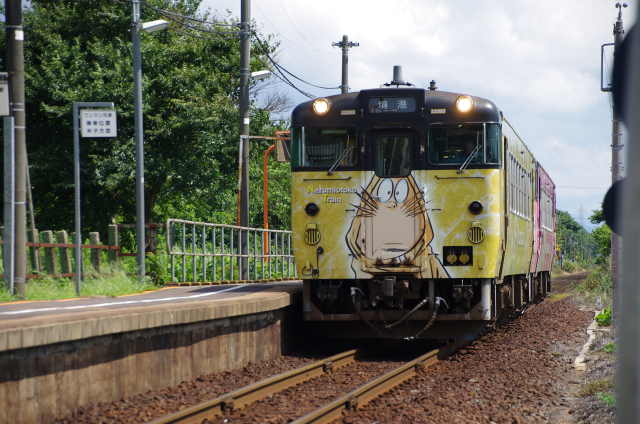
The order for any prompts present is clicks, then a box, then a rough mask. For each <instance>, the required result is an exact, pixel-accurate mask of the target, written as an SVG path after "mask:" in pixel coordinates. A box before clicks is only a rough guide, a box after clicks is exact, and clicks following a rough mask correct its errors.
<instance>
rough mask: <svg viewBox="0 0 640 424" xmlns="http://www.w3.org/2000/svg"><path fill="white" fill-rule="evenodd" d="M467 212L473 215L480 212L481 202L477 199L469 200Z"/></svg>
mask: <svg viewBox="0 0 640 424" xmlns="http://www.w3.org/2000/svg"><path fill="white" fill-rule="evenodd" d="M469 212H471V213H472V214H474V215H478V214H479V213H480V212H482V203H480V202H478V201H473V202H471V203H470V204H469Z"/></svg>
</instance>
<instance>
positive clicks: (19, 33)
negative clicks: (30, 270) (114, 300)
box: [5, 0, 27, 298]
mask: <svg viewBox="0 0 640 424" xmlns="http://www.w3.org/2000/svg"><path fill="white" fill-rule="evenodd" d="M5 13H6V14H5V18H6V25H5V28H6V30H5V34H6V40H7V71H8V73H9V98H10V102H11V114H12V115H13V117H14V119H15V149H16V151H15V155H16V157H15V184H16V191H15V221H14V225H15V234H16V235H15V268H14V269H15V277H14V281H15V289H16V295H17V296H18V297H20V298H24V296H25V286H26V273H27V248H26V247H27V245H26V243H27V219H26V216H27V214H26V205H25V203H26V202H25V201H26V187H27V184H26V175H27V172H26V171H27V145H26V134H25V132H26V131H25V130H26V120H25V109H24V108H25V105H24V46H23V43H24V31H23V29H22V0H5Z"/></svg>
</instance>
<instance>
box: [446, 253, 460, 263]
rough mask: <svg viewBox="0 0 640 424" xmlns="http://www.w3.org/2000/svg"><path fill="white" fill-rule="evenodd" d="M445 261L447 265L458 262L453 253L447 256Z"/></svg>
mask: <svg viewBox="0 0 640 424" xmlns="http://www.w3.org/2000/svg"><path fill="white" fill-rule="evenodd" d="M445 259H446V260H447V263H448V264H449V265H453V264H455V263H456V262H457V261H458V256H456V254H455V253H453V252H451V253H449V254H448V255H447V257H446V258H445Z"/></svg>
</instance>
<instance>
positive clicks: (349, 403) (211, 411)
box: [151, 349, 440, 424]
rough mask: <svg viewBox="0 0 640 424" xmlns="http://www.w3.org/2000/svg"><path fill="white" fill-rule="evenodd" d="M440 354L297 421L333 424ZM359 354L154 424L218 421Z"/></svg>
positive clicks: (328, 361)
mask: <svg viewBox="0 0 640 424" xmlns="http://www.w3.org/2000/svg"><path fill="white" fill-rule="evenodd" d="M439 353H440V350H438V349H436V350H432V351H430V352H428V353H426V354H424V355H421V356H419V357H418V358H416V359H414V360H412V361H409V362H407V363H405V364H403V365H401V366H399V367H397V368H395V369H393V370H391V371H389V372H386V373H385V374H383V375H381V376H379V377H376V378H374V379H373V380H369V381H368V382H367V383H365V384H363V385H361V386H359V387H358V388H356V389H355V390H352V391H351V392H349V393H347V394H346V395H344V396H341V397H339V398H337V399H335V400H333V401H331V402H330V403H328V404H326V405H324V406H322V407H320V408H317V409H315V410H314V411H312V412H309V413H307V414H306V415H304V416H302V417H301V418H299V419H297V420H295V421H293V422H294V423H296V424H302V423H329V422H331V421H333V420H335V419H338V418H339V417H340V416H342V413H343V411H345V410H353V409H357V408H358V407H360V406H363V405H365V404H366V403H368V402H369V401H371V400H372V399H374V398H376V397H377V396H380V395H381V394H383V393H385V392H388V391H389V390H391V389H392V388H394V387H396V386H397V385H399V384H401V383H402V382H404V381H406V380H408V379H410V378H412V377H413V376H414V375H415V374H416V372H417V370H418V369H420V368H426V367H429V366H431V365H433V364H435V363H436V362H437V361H438V354H439ZM357 354H358V351H357V350H349V351H346V352H342V353H340V354H337V355H333V356H330V357H328V358H326V359H323V360H321V361H317V362H314V363H311V364H308V365H305V366H303V367H300V368H297V369H295V370H292V371H287V372H285V373H281V374H278V375H275V376H273V377H269V378H267V379H264V380H262V381H259V382H257V383H254V384H251V385H249V386H246V387H243V388H241V389H238V390H235V391H233V392H230V393H227V394H224V395H222V396H220V397H217V398H215V399H213V400H210V401H206V402H203V403H200V404H198V405H194V406H192V407H189V408H185V409H183V410H181V411H178V412H176V413H173V414H169V415H166V416H164V417H161V418H159V419H156V420H154V421H151V424H169V423H172V424H196V423H197V424H202V423H203V422H208V420H214V419H215V418H216V417H222V416H223V415H225V413H227V412H230V411H232V410H238V409H242V408H244V407H245V406H247V405H249V404H251V403H253V402H257V401H259V400H261V399H264V398H266V397H268V396H271V395H273V394H276V393H279V392H282V391H284V390H286V389H288V388H290V387H293V386H296V385H299V384H301V383H304V382H306V381H309V380H312V379H314V378H317V377H319V376H321V375H323V374H328V373H332V372H333V371H335V370H337V369H339V368H342V367H345V366H347V365H349V364H351V363H353V362H355V358H356V356H357Z"/></svg>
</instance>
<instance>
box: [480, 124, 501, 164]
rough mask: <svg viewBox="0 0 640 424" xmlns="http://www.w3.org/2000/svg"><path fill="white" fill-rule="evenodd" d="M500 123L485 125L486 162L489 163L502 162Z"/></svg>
mask: <svg viewBox="0 0 640 424" xmlns="http://www.w3.org/2000/svg"><path fill="white" fill-rule="evenodd" d="M500 132H501V131H500V124H486V126H485V140H486V143H485V147H484V148H485V162H486V163H487V164H496V165H497V164H499V163H500V144H501V143H500Z"/></svg>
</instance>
